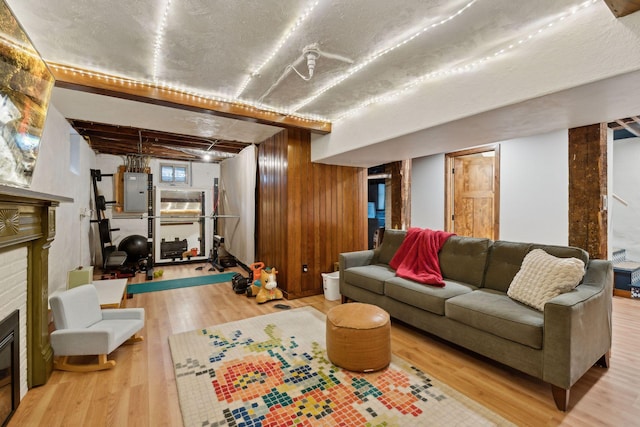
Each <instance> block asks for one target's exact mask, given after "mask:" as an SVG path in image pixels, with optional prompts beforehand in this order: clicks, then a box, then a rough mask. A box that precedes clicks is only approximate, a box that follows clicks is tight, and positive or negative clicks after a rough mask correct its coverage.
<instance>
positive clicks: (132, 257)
mask: <svg viewBox="0 0 640 427" xmlns="http://www.w3.org/2000/svg"><path fill="white" fill-rule="evenodd" d="M118 250H119V251H123V252H126V254H127V262H129V263H134V262H138V260H140V259H143V258H146V257H147V256H148V255H149V248H148V247H147V238H146V237H144V236H140V235H138V234H133V235H131V236H127V237H125V238H124V239H122V241H121V242H120V244H119V245H118Z"/></svg>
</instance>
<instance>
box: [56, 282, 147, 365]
mask: <svg viewBox="0 0 640 427" xmlns="http://www.w3.org/2000/svg"><path fill="white" fill-rule="evenodd" d="M49 303H50V305H51V310H52V312H53V321H54V324H55V327H56V330H55V331H53V332H52V333H51V347H52V348H53V353H54V356H56V358H55V361H54V367H55V368H56V369H60V370H64V371H76V372H85V371H97V370H101V369H110V368H112V367H114V366H115V365H116V362H115V360H107V355H108V354H109V353H111V352H112V351H113V350H115V349H116V348H118V347H119V346H120V345H121V344H123V343H124V342H136V341H142V339H143V338H142V337H141V336H137V335H136V333H137V332H138V331H140V330H141V329H142V328H143V327H144V309H143V308H121V309H104V310H102V309H100V303H99V301H98V293H97V291H96V288H95V286H93V285H82V286H78V287H76V288H73V289H69V290H67V291H64V292H62V293H60V294H58V295H55V296H52V297H51V299H50V300H49ZM86 355H98V363H97V364H90V365H81V364H72V363H70V362H69V357H70V356H86Z"/></svg>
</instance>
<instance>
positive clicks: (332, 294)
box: [322, 271, 340, 301]
mask: <svg viewBox="0 0 640 427" xmlns="http://www.w3.org/2000/svg"><path fill="white" fill-rule="evenodd" d="M322 289H323V290H324V297H325V298H326V299H327V300H329V301H335V300H337V299H340V272H339V271H334V272H333V273H322Z"/></svg>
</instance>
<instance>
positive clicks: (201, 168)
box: [91, 154, 220, 265]
mask: <svg viewBox="0 0 640 427" xmlns="http://www.w3.org/2000/svg"><path fill="white" fill-rule="evenodd" d="M161 163H171V164H185V165H190V182H189V184H188V185H186V186H171V185H167V184H162V183H160V182H159V181H160V164H161ZM123 164H125V159H124V157H120V156H112V155H105V154H100V155H98V156H97V157H96V169H100V170H101V172H102V173H103V174H113V173H115V172H116V171H117V170H118V167H119V166H121V165H123ZM149 167H150V168H151V173H152V174H153V185H154V188H156V192H157V190H161V189H171V190H177V189H180V188H185V189H189V190H199V191H204V193H205V215H211V213H212V212H213V181H214V178H219V177H220V165H218V164H215V163H197V162H192V163H190V164H189V163H188V162H174V161H168V160H161V159H151V161H150V163H149ZM98 191H99V193H100V194H102V195H104V197H105V199H106V200H107V201H112V200H114V195H113V178H112V177H103V178H102V181H101V182H99V183H98ZM91 199H92V200H93V193H92V195H91ZM155 200H156V203H155V205H156V206H159V194H157V195H156V199H155ZM144 214H145V215H146V212H145V213H144ZM156 214H158V212H156ZM106 216H107V217H108V218H110V219H111V221H110V224H111V227H112V228H118V229H119V230H117V231H113V232H112V236H111V237H112V239H113V243H114V244H115V245H116V246H117V245H118V243H120V241H121V240H122V239H123V238H125V237H127V236H130V235H132V234H138V235H141V236H145V237H146V236H147V224H148V223H147V219H140V215H135V216H131V215H125V216H126V217H127V218H123V217H122V216H120V218H119V217H118V214H117V213H116V214H115V215H114V212H113V206H112V205H109V206H108V207H107V212H106ZM94 217H95V215H94ZM155 227H156V228H155V229H156V230H159V220H156V221H155ZM156 234H157V235H158V236H159V234H158V233H156ZM212 236H213V221H212V220H207V221H206V222H205V253H204V254H203V257H201V258H202V259H206V258H207V257H208V254H209V250H210V249H211V247H212V240H213V237H212ZM160 240H161V239H160V238H158V239H155V241H154V243H155V246H156V262H169V261H171V260H164V261H163V260H160ZM92 244H93V245H94V247H95V250H96V264H98V265H100V264H101V262H102V260H101V259H102V257H101V253H100V240H99V238H98V236H97V235H96V237H95V238H94V239H93V240H92ZM193 259H199V258H193Z"/></svg>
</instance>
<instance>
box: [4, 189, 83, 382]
mask: <svg viewBox="0 0 640 427" xmlns="http://www.w3.org/2000/svg"><path fill="white" fill-rule="evenodd" d="M64 202H73V199H72V198H69V197H62V196H55V195H51V194H45V193H38V192H35V191H31V190H27V189H24V188H16V187H9V186H4V185H0V252H1V251H5V250H8V249H12V248H16V247H20V246H25V247H26V248H27V253H28V261H27V263H28V270H27V377H28V378H27V383H28V386H29V388H31V387H34V386H37V385H42V384H44V383H46V382H47V380H48V379H49V376H50V375H51V370H52V369H53V351H52V349H51V344H50V342H49V331H48V316H47V311H48V299H49V278H48V275H49V247H50V246H51V242H52V241H53V239H54V237H55V234H56V216H55V208H56V207H57V206H59V205H60V203H64Z"/></svg>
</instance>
